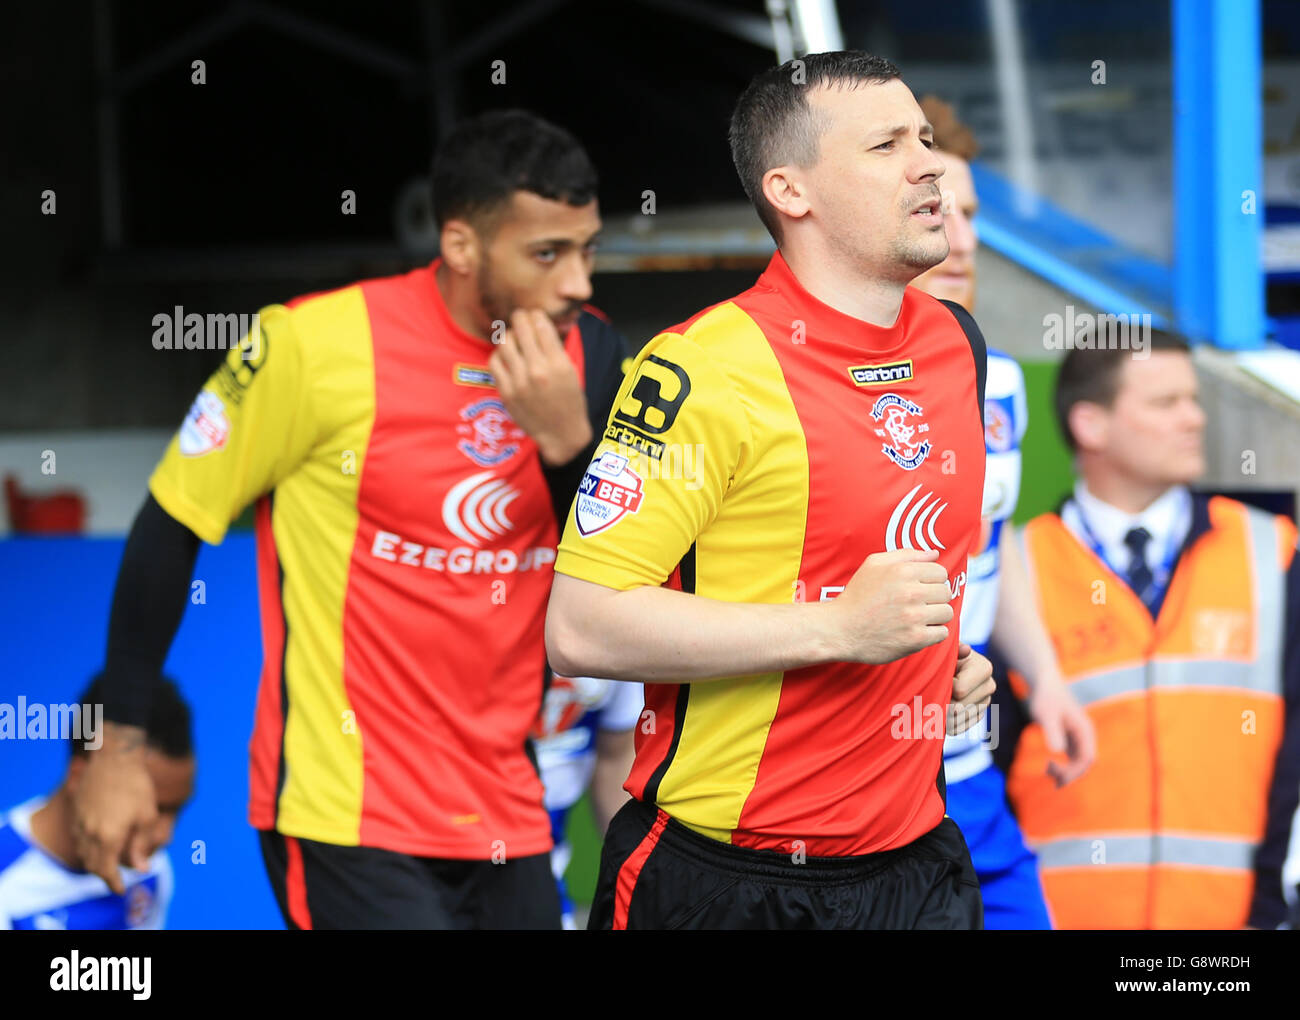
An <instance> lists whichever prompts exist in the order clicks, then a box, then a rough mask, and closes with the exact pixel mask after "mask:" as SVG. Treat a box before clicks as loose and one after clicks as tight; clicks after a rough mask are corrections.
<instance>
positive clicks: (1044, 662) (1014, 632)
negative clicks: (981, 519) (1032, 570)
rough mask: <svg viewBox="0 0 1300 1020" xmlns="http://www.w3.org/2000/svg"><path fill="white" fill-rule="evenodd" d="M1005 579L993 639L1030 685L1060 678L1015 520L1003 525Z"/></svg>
mask: <svg viewBox="0 0 1300 1020" xmlns="http://www.w3.org/2000/svg"><path fill="white" fill-rule="evenodd" d="M998 552H999V556H1000V569H1001V578H1000V580H999V582H998V608H997V612H996V614H995V615H994V618H993V641H994V643H995V644H996V645H997V646H998V650H999V651H1000V652H1001V653H1002V655H1003V657H1004V658H1005V659H1006V662H1007V665H1008V666H1010V667H1011V668H1012V669H1014V670H1015V671H1016V672H1017V673H1019V674H1021V675H1022V676H1023V677H1024V678H1025V679H1026V681H1028V683H1029V684H1030V686H1031V687H1032V686H1034V685H1035V684H1037V683H1039V682H1040V681H1042V680H1047V681H1049V682H1050V681H1051V680H1054V679H1057V678H1059V677H1060V666H1059V665H1058V664H1057V661H1056V652H1055V650H1054V649H1053V648H1052V639H1051V638H1050V637H1049V636H1048V633H1047V629H1046V628H1045V627H1044V626H1043V621H1042V618H1041V617H1040V616H1039V615H1038V607H1037V605H1035V603H1034V596H1033V591H1032V589H1031V588H1030V582H1029V574H1028V572H1027V571H1026V570H1025V563H1024V559H1023V558H1022V556H1021V554H1020V545H1019V543H1018V542H1016V540H1015V538H1014V537H1013V535H1012V528H1011V522H1010V521H1008V522H1007V523H1006V524H1005V525H1004V526H1003V528H1002V537H1001V542H1000V545H999V550H998Z"/></svg>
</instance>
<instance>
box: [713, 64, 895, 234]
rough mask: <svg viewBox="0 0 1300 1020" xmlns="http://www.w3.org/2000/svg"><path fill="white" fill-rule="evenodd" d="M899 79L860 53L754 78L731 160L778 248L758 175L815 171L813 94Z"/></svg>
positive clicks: (777, 228) (818, 132)
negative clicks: (776, 169)
mask: <svg viewBox="0 0 1300 1020" xmlns="http://www.w3.org/2000/svg"><path fill="white" fill-rule="evenodd" d="M898 77H899V72H898V68H897V67H895V66H894V65H893V64H891V63H890V62H889V61H888V60H885V59H884V58H883V57H876V56H872V55H871V54H870V53H863V52H862V51H860V50H841V51H837V52H833V53H810V54H808V55H807V56H805V57H800V58H798V59H797V60H787V61H786V62H785V63H784V64H782V65H780V66H779V67H772V68H769V69H768V70H766V71H763V72H761V73H759V74H758V75H756V76H755V77H754V80H753V81H751V82H750V83H749V87H748V88H746V89H745V91H744V93H742V94H741V97H740V100H739V101H738V102H737V103H736V109H735V112H734V113H732V115H731V129H730V132H729V135H728V137H729V139H730V141H731V158H732V161H733V162H734V163H735V164H736V173H738V174H739V175H740V183H741V184H742V185H743V186H744V188H745V194H746V195H748V196H749V200H750V202H752V203H753V204H754V209H755V210H756V211H757V212H758V218H759V219H760V220H762V221H763V226H765V227H767V230H768V233H770V234H771V235H772V237H773V239H774V240H775V241H776V243H777V244H780V243H781V218H780V214H779V213H778V212H777V211H776V210H775V209H774V208H772V205H771V203H769V202H768V200H767V199H766V198H764V197H763V175H764V174H765V173H767V172H768V171H769V170H771V169H772V167H774V166H800V167H807V166H812V165H814V164H815V163H816V162H817V160H818V159H819V158H820V153H819V147H820V145H819V143H820V139H821V136H822V134H823V133H824V132H825V131H826V128H827V126H828V125H827V124H825V123H822V122H820V120H819V118H818V117H817V116H816V115H815V114H814V112H813V109H812V107H811V106H809V105H808V91H809V90H810V89H814V88H836V87H843V88H857V87H859V86H861V85H864V84H867V83H873V84H879V83H881V82H887V81H891V80H893V79H894V78H898Z"/></svg>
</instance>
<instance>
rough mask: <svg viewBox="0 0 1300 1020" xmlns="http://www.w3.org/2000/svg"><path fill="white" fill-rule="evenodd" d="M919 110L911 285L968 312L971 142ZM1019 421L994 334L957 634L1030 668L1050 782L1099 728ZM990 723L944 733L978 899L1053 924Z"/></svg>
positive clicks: (1010, 372) (1087, 751)
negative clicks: (931, 203)
mask: <svg viewBox="0 0 1300 1020" xmlns="http://www.w3.org/2000/svg"><path fill="white" fill-rule="evenodd" d="M921 109H922V110H923V111H924V112H925V115H926V118H927V119H928V120H929V121H930V123H931V125H932V126H933V128H934V147H935V149H936V150H939V152H940V154H941V156H942V158H943V161H944V167H945V170H944V175H943V177H942V178H941V179H940V182H939V188H940V191H941V193H942V196H943V207H942V208H943V214H944V227H945V229H946V231H947V234H948V244H949V254H948V257H947V258H946V259H945V260H944V261H943V262H941V263H940V264H939V265H937V266H935V267H933V268H932V269H930V270H928V271H927V272H925V273H924V274H922V275H921V276H919V277H917V279H916V280H915V281H913V286H915V287H918V288H920V289H921V290H923V291H925V292H926V293H928V294H930V295H932V296H934V297H937V298H947V299H948V300H951V301H956V302H957V303H958V304H960V305H962V306H963V307H964V308H966V310H967V311H972V310H973V306H974V303H975V253H976V249H977V248H978V242H977V239H976V234H975V228H974V225H973V223H972V220H973V218H974V216H975V212H976V209H977V207H978V202H977V200H976V196H975V185H974V181H973V179H972V177H971V172H970V166H969V164H968V163H967V160H968V159H970V158H971V157H972V156H974V154H975V152H976V149H977V146H976V144H975V140H974V138H973V136H972V135H971V133H970V131H969V130H968V129H967V128H966V127H965V126H964V125H962V124H961V123H959V122H958V121H957V119H956V117H955V116H954V115H953V111H952V108H951V107H950V106H949V105H948V104H946V103H943V102H940V101H939V100H937V99H936V98H934V97H933V96H926V97H925V98H924V99H922V100H921ZM1025 426H1026V407H1025V379H1024V374H1023V373H1022V372H1021V370H1020V366H1019V365H1018V364H1016V361H1015V359H1013V358H1011V357H1009V356H1008V355H1006V354H1004V353H1002V352H1001V351H998V350H995V349H994V348H993V346H992V344H990V346H989V348H988V379H987V384H986V390H985V398H984V441H985V448H986V462H985V464H986V466H985V477H984V506H983V517H984V527H983V530H982V532H981V542H980V551H979V552H978V553H977V554H976V555H974V556H972V557H971V559H970V564H969V566H968V568H967V569H968V574H967V580H966V601H965V603H964V605H963V606H962V613H961V639H962V641H964V642H966V643H967V644H969V645H970V646H971V647H972V648H974V649H975V651H977V652H979V653H981V654H987V652H988V647H989V644H990V641H993V642H994V643H996V644H997V646H998V650H999V651H1000V652H1001V653H1002V657H1003V658H1004V659H1005V660H1006V662H1007V664H1008V665H1009V666H1010V667H1011V668H1012V669H1014V670H1016V671H1017V672H1018V673H1021V674H1022V675H1023V676H1024V677H1025V678H1026V680H1027V681H1028V683H1029V685H1030V690H1031V695H1030V699H1029V702H1028V705H1027V707H1028V709H1029V712H1030V714H1031V715H1032V716H1033V718H1034V719H1035V721H1037V722H1038V723H1040V724H1041V725H1042V727H1043V729H1044V731H1045V732H1046V734H1047V737H1048V741H1049V743H1050V744H1051V745H1052V747H1053V749H1054V750H1056V751H1060V752H1064V753H1065V754H1066V755H1067V760H1066V761H1064V762H1060V761H1058V762H1054V763H1053V764H1052V766H1051V768H1052V769H1053V770H1054V772H1053V775H1054V777H1055V779H1056V781H1057V783H1058V784H1061V785H1064V784H1065V783H1068V782H1070V781H1071V780H1073V779H1075V778H1077V777H1078V776H1080V775H1082V774H1083V772H1084V771H1085V770H1086V769H1087V768H1088V766H1089V765H1090V764H1091V763H1092V758H1093V755H1094V753H1095V747H1096V738H1095V735H1094V733H1093V729H1092V723H1091V721H1090V720H1089V719H1088V716H1087V715H1086V714H1085V713H1084V712H1083V710H1082V709H1081V708H1080V707H1079V705H1078V704H1077V703H1076V702H1075V700H1074V698H1073V696H1072V695H1071V694H1070V693H1069V692H1068V691H1067V690H1066V686H1065V681H1064V678H1063V677H1062V676H1061V673H1060V668H1059V666H1058V665H1057V662H1056V656H1055V653H1054V652H1053V650H1052V645H1051V641H1050V639H1049V638H1048V636H1047V632H1046V630H1045V629H1044V628H1043V624H1042V621H1041V620H1040V619H1039V618H1038V615H1037V611H1036V610H1035V608H1034V605H1033V600H1032V595H1031V593H1030V590H1029V579H1028V577H1027V576H1026V573H1025V568H1024V563H1023V561H1022V559H1021V556H1020V553H1019V550H1018V546H1017V544H1016V542H1015V540H1014V539H1013V538H1012V530H1013V529H1012V525H1011V521H1010V518H1011V514H1012V512H1013V511H1014V510H1015V508H1016V501H1017V499H1018V498H1019V495H1020V441H1021V439H1022V438H1023V436H1024V434H1025ZM990 722H991V723H992V725H993V727H994V730H993V731H992V734H991V733H990V730H989V724H990ZM996 727H997V719H996V716H995V715H993V714H992V713H990V714H989V716H988V717H986V719H985V720H984V721H982V722H981V723H980V724H979V725H977V726H974V727H972V728H971V729H970V730H967V731H966V732H965V733H963V734H962V735H960V736H956V737H948V738H947V739H946V740H945V742H944V749H943V764H944V778H945V781H946V782H947V787H948V814H949V815H950V816H951V817H952V818H953V819H954V820H955V821H956V822H957V824H958V826H959V827H960V828H961V831H962V835H964V836H965V837H966V843H967V845H968V846H969V847H970V853H971V861H972V862H973V863H974V865H975V872H976V874H977V875H978V876H979V880H980V893H981V895H982V896H983V899H984V927H985V928H988V929H1044V928H1050V927H1051V926H1052V925H1051V920H1050V918H1049V915H1048V911H1047V905H1046V902H1045V901H1044V899H1043V890H1042V884H1041V882H1040V881H1039V877H1038V861H1037V858H1036V857H1035V856H1034V853H1033V851H1032V850H1030V849H1029V848H1028V847H1027V846H1026V845H1025V841H1024V838H1023V837H1022V836H1021V833H1020V827H1019V826H1018V825H1017V824H1016V820H1015V817H1014V816H1013V815H1012V814H1011V809H1010V806H1009V805H1008V803H1007V796H1006V783H1005V781H1004V779H1003V776H1002V773H1001V772H999V771H998V770H997V769H996V768H995V767H994V766H993V755H992V753H991V751H990V741H991V739H992V737H995V736H996V735H997V730H996Z"/></svg>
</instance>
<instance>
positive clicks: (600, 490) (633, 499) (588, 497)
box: [573, 453, 645, 538]
mask: <svg viewBox="0 0 1300 1020" xmlns="http://www.w3.org/2000/svg"><path fill="white" fill-rule="evenodd" d="M644 494H645V491H644V483H643V482H642V480H641V476H640V475H638V474H637V473H636V472H635V471H633V470H632V469H631V468H629V467H628V466H627V458H626V457H620V456H619V455H618V454H617V453H603V454H601V455H600V457H598V458H597V459H596V460H595V461H593V462H592V464H591V466H590V467H589V468H587V473H586V474H585V475H583V476H582V481H581V482H580V483H579V485H578V498H577V499H576V500H574V503H573V517H574V523H575V524H577V526H578V533H579V534H580V535H582V537H583V538H588V537H590V536H591V535H594V534H596V533H597V532H600V531H604V530H605V529H606V528H612V527H613V526H614V525H615V524H617V523H618V522H619V521H621V520H622V519H623V518H624V517H626V516H627V515H628V514H634V513H636V512H637V511H638V510H639V509H640V508H641V497H642V496H643V495H644Z"/></svg>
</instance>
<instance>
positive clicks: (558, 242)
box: [528, 228, 603, 251]
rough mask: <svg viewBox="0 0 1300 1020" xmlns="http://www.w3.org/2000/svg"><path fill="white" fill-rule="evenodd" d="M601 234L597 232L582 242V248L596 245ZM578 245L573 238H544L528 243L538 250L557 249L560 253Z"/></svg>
mask: <svg viewBox="0 0 1300 1020" xmlns="http://www.w3.org/2000/svg"><path fill="white" fill-rule="evenodd" d="M602 229H603V228H602ZM600 234H601V231H599V230H597V231H596V232H595V233H594V234H592V235H591V236H590V237H589V238H587V239H586V240H585V241H583V242H581V247H583V248H585V247H587V246H588V245H590V244H595V243H596V242H597V241H598V240H599V239H600ZM576 244H578V242H575V241H574V240H573V238H571V237H549V238H542V239H541V240H537V241H530V242H528V247H530V248H538V249H542V248H556V249H559V250H560V251H567V250H568V249H570V248H572V247H574V246H575V245H576Z"/></svg>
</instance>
